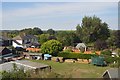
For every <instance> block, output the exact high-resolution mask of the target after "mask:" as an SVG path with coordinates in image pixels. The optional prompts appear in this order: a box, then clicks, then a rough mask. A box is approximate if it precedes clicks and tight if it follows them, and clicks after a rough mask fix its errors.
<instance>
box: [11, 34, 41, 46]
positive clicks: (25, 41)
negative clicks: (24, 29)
mask: <svg viewBox="0 0 120 80" xmlns="http://www.w3.org/2000/svg"><path fill="white" fill-rule="evenodd" d="M12 45H13V47H22V48H27V47H31V46H39V43H38V39H37V37H36V36H34V35H22V36H20V35H18V36H16V37H14V38H13V42H12Z"/></svg>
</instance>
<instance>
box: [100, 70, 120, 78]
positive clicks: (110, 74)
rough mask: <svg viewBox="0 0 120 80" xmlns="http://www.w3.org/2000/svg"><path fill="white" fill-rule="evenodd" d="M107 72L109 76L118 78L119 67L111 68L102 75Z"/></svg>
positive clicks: (119, 76)
mask: <svg viewBox="0 0 120 80" xmlns="http://www.w3.org/2000/svg"><path fill="white" fill-rule="evenodd" d="M106 74H108V75H109V77H110V78H120V68H112V69H109V70H106V71H105V72H104V73H103V75H102V76H103V77H104V76H105V75H106Z"/></svg>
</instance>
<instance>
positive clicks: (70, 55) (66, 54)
mask: <svg viewBox="0 0 120 80" xmlns="http://www.w3.org/2000/svg"><path fill="white" fill-rule="evenodd" d="M58 56H59V57H63V58H79V59H91V56H97V55H96V54H81V53H73V52H60V53H59V54H58Z"/></svg>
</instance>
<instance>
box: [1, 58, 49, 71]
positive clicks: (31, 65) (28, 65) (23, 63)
mask: <svg viewBox="0 0 120 80" xmlns="http://www.w3.org/2000/svg"><path fill="white" fill-rule="evenodd" d="M13 63H15V64H16V65H17V67H18V68H21V67H24V69H25V70H28V69H43V68H47V67H50V66H49V65H45V64H42V63H37V62H32V61H28V60H18V61H11V62H7V63H3V64H0V67H1V68H0V71H3V70H5V71H11V70H12V69H13Z"/></svg>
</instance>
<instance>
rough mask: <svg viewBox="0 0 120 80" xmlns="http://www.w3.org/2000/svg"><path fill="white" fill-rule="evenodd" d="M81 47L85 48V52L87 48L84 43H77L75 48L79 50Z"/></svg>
mask: <svg viewBox="0 0 120 80" xmlns="http://www.w3.org/2000/svg"><path fill="white" fill-rule="evenodd" d="M81 47H83V48H85V51H86V48H87V46H86V45H85V43H78V44H77V46H76V48H77V49H80V48H81Z"/></svg>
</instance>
